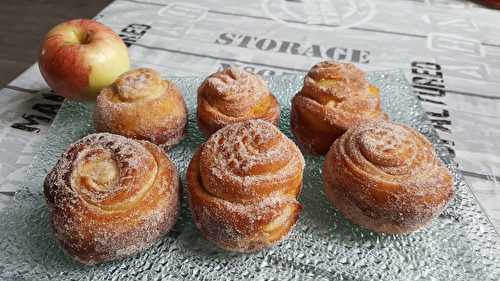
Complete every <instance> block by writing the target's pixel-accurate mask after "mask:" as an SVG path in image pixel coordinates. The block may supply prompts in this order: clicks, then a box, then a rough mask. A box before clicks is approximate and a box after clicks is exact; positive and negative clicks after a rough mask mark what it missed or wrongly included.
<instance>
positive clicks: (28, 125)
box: [11, 114, 51, 133]
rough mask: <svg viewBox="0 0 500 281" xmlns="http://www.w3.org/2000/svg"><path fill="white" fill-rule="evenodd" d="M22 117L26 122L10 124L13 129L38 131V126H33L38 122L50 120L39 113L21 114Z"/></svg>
mask: <svg viewBox="0 0 500 281" xmlns="http://www.w3.org/2000/svg"><path fill="white" fill-rule="evenodd" d="M22 118H23V119H24V120H26V122H22V123H14V124H12V125H11V127H12V128H14V129H19V130H23V131H27V132H35V133H39V132H40V128H37V127H35V126H36V125H39V124H40V123H39V121H40V122H50V120H51V119H50V118H48V117H45V116H40V115H35V114H23V116H22Z"/></svg>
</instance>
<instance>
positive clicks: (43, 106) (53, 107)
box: [32, 103, 61, 117]
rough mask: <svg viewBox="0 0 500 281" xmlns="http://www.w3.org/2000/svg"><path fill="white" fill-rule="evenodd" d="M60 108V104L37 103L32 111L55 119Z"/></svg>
mask: <svg viewBox="0 0 500 281" xmlns="http://www.w3.org/2000/svg"><path fill="white" fill-rule="evenodd" d="M60 107H61V105H60V104H47V103H36V104H35V105H33V107H32V109H33V110H35V111H38V112H41V113H43V114H45V115H48V116H51V117H54V116H56V114H57V111H58V110H59V108H60Z"/></svg>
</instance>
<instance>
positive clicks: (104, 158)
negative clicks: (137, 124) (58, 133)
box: [44, 133, 180, 264]
mask: <svg viewBox="0 0 500 281" xmlns="http://www.w3.org/2000/svg"><path fill="white" fill-rule="evenodd" d="M44 193H45V197H46V200H47V203H48V205H49V208H50V210H51V224H52V227H53V230H54V232H55V235H56V238H57V240H58V241H59V242H60V244H61V246H62V248H63V249H64V250H65V252H66V253H68V254H69V255H70V256H72V257H73V258H75V259H76V260H78V261H80V262H82V263H85V264H95V263H99V262H103V261H109V260H115V259H121V258H124V257H127V256H130V255H133V254H135V253H137V252H140V251H142V250H144V249H146V248H148V247H149V246H151V244H153V243H154V242H155V241H156V240H157V239H158V238H159V237H161V236H162V235H164V234H165V233H167V232H168V231H169V230H170V229H171V228H172V226H173V225H174V223H175V221H176V219H177V216H178V213H179V206H180V192H179V179H178V176H177V171H176V169H175V166H174V165H173V164H172V162H171V161H170V159H169V158H168V156H166V155H165V153H164V152H163V151H162V150H161V149H160V148H159V147H157V146H156V145H154V144H152V143H150V142H147V141H135V140H132V139H127V138H125V137H122V136H118V135H112V134H108V133H100V134H93V135H89V136H87V137H85V138H83V139H81V140H79V141H77V142H75V143H73V144H72V145H71V146H70V147H69V148H68V149H67V151H66V152H65V153H64V154H63V155H62V157H61V158H60V160H59V161H58V162H57V164H56V165H55V167H54V168H53V169H52V170H51V171H50V173H49V174H48V175H47V177H46V178H45V182H44Z"/></svg>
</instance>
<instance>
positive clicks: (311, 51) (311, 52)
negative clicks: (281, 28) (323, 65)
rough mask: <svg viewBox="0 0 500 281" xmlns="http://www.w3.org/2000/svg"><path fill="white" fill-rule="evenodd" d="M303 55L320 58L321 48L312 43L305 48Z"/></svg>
mask: <svg viewBox="0 0 500 281" xmlns="http://www.w3.org/2000/svg"><path fill="white" fill-rule="evenodd" d="M302 55H303V56H307V57H317V58H321V57H322V55H321V49H320V47H319V46H318V45H312V46H311V47H309V48H307V49H306V50H305V51H304V52H303V53H302Z"/></svg>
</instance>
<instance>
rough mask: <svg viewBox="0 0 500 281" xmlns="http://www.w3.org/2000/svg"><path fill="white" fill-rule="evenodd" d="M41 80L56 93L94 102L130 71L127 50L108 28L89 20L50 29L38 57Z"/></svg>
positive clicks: (72, 98) (63, 24) (75, 21)
mask: <svg viewBox="0 0 500 281" xmlns="http://www.w3.org/2000/svg"><path fill="white" fill-rule="evenodd" d="M38 66H39V68H40V72H41V73H42V76H43V78H44V79H45V81H46V82H47V84H48V85H49V87H50V88H52V90H54V91H55V92H56V94H58V95H60V96H63V97H65V98H67V99H71V100H95V98H96V96H97V94H99V91H100V90H101V89H102V88H103V87H106V86H109V85H110V84H111V83H113V81H115V79H116V78H117V77H118V76H119V75H120V74H122V73H123V72H125V71H127V70H129V68H130V61H129V56H128V50H127V47H126V46H125V44H124V43H123V41H122V39H121V38H120V37H119V36H118V35H117V34H116V33H115V32H113V30H111V28H109V27H107V26H105V25H103V24H101V23H99V22H97V21H94V20H90V19H74V20H70V21H67V22H63V23H61V24H58V25H56V26H55V27H53V28H52V29H51V30H50V31H49V32H48V33H47V34H46V35H45V39H44V41H43V44H42V47H41V49H40V53H39V56H38Z"/></svg>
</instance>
